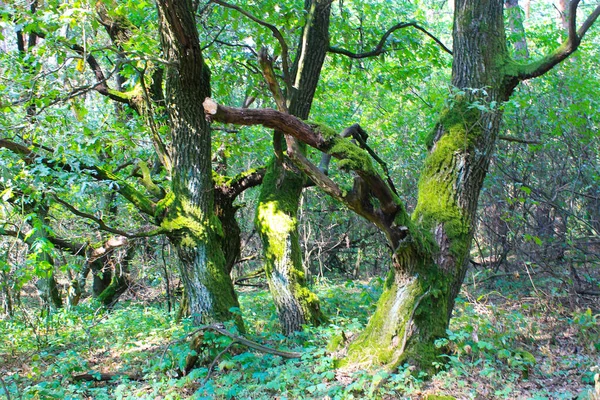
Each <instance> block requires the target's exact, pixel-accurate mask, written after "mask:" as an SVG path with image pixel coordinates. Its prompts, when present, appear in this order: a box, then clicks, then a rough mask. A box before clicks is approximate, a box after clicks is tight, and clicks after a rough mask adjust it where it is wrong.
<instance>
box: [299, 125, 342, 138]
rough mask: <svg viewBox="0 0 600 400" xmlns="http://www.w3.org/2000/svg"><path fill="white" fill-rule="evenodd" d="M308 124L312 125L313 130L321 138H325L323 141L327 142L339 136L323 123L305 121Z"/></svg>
mask: <svg viewBox="0 0 600 400" xmlns="http://www.w3.org/2000/svg"><path fill="white" fill-rule="evenodd" d="M304 122H306V123H307V124H308V125H310V127H311V128H313V130H314V131H315V132H316V133H317V134H319V135H321V137H323V139H325V141H328V140H331V139H333V138H335V137H337V136H338V133H337V132H336V131H335V130H334V129H333V128H331V127H329V126H327V125H326V124H323V123H321V122H316V121H304Z"/></svg>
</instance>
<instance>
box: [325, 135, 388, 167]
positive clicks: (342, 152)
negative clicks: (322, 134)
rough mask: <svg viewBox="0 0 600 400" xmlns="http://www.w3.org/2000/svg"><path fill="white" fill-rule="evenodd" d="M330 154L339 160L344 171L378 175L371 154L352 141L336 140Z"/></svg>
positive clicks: (339, 138) (333, 141)
mask: <svg viewBox="0 0 600 400" xmlns="http://www.w3.org/2000/svg"><path fill="white" fill-rule="evenodd" d="M328 153H329V154H331V155H333V156H335V157H336V158H339V160H338V165H339V167H340V169H342V170H347V171H365V172H368V173H372V174H377V172H376V170H375V168H374V167H373V163H372V161H371V157H370V156H369V153H367V152H366V151H365V150H363V149H361V148H360V147H358V146H357V145H355V144H354V143H352V141H350V139H347V138H341V137H338V138H334V139H333V140H332V147H331V149H330V150H329V151H328Z"/></svg>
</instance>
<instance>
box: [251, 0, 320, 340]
mask: <svg viewBox="0 0 600 400" xmlns="http://www.w3.org/2000/svg"><path fill="white" fill-rule="evenodd" d="M305 10H306V11H307V21H306V25H305V27H304V30H303V34H302V38H301V40H300V43H299V46H298V51H297V55H296V59H295V61H294V64H293V67H292V74H291V75H292V79H293V80H294V82H293V86H294V89H292V92H291V93H289V92H288V93H286V94H287V100H288V105H287V107H288V110H289V113H290V114H291V115H295V116H297V117H299V118H301V119H306V118H308V115H309V113H310V108H311V105H312V101H313V98H314V94H315V90H316V88H317V84H318V82H319V76H320V73H321V68H322V66H323V62H324V60H325V56H326V54H327V50H328V48H329V37H328V30H329V14H330V11H331V6H330V2H329V1H323V0H307V1H305ZM277 137H278V138H279V139H278V138H277ZM280 139H281V133H276V141H275V146H278V143H280V142H281V140H280ZM275 152H276V154H277V153H280V152H281V149H277V148H275ZM304 184H305V177H304V175H303V174H302V173H300V172H299V171H298V170H297V169H296V168H295V167H294V166H293V165H292V164H291V163H290V162H289V160H288V159H285V158H284V159H281V158H279V157H277V156H276V157H274V158H273V159H272V160H271V162H270V165H269V168H268V169H267V173H266V176H265V179H264V182H263V185H262V187H261V194H260V197H259V203H258V209H257V213H256V227H257V230H258V232H259V233H260V237H261V240H262V244H263V249H264V254H265V271H266V276H267V281H268V282H269V289H270V291H271V294H272V296H273V300H274V302H275V305H276V307H277V313H278V315H279V321H280V324H281V328H282V331H283V332H284V333H285V334H289V333H291V332H294V331H298V330H300V329H302V325H303V324H306V323H311V324H314V325H318V324H319V323H320V322H322V321H323V319H324V317H323V315H322V313H321V310H320V307H319V301H318V299H317V297H316V296H315V295H314V294H313V293H312V292H311V291H310V290H309V289H308V287H307V285H306V272H305V271H304V266H303V264H302V252H301V250H300V243H299V236H298V221H297V213H298V206H299V203H300V198H301V196H302V189H303V187H304Z"/></svg>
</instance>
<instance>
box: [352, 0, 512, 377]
mask: <svg viewBox="0 0 600 400" xmlns="http://www.w3.org/2000/svg"><path fill="white" fill-rule="evenodd" d="M502 11H503V10H502V1H500V0H482V1H469V0H457V1H456V8H455V15H454V21H455V23H454V32H453V36H454V63H453V69H452V84H453V86H454V87H455V88H457V89H458V90H459V91H458V92H457V93H456V94H454V95H453V98H452V99H451V101H450V103H449V104H450V106H449V107H448V108H447V109H446V110H445V111H444V112H443V114H442V116H441V117H440V120H439V122H438V124H437V126H436V128H435V129H434V131H433V132H432V135H431V138H430V142H429V146H430V149H429V153H428V155H427V158H426V160H425V166H424V169H423V170H422V173H421V176H420V180H419V192H418V202H417V206H416V209H415V211H414V213H413V215H412V217H411V220H412V226H410V225H409V232H411V233H412V234H411V235H410V236H409V238H411V241H410V242H406V240H401V241H399V242H392V245H393V248H394V249H396V250H395V251H394V257H393V270H392V271H391V272H390V276H389V277H388V279H387V282H386V286H385V290H384V293H383V294H382V296H381V299H380V300H379V302H378V306H377V311H376V312H375V314H374V315H373V317H372V318H371V319H370V320H369V323H368V325H367V327H366V329H365V331H364V332H363V333H361V335H360V336H359V337H358V339H357V340H356V341H355V342H353V343H352V344H351V345H350V348H349V351H348V355H347V357H346V358H345V359H344V360H343V361H342V364H348V363H350V364H359V365H363V366H368V365H384V366H386V367H388V368H395V367H397V366H398V365H399V364H401V363H405V362H408V363H411V364H414V365H418V366H421V367H423V368H431V366H432V362H434V361H436V357H437V356H438V355H439V354H440V352H441V349H438V348H436V346H435V344H434V343H435V340H436V339H438V338H442V337H444V336H445V334H446V328H447V327H448V323H449V320H450V316H451V313H452V308H453V306H454V301H455V298H456V296H457V295H458V292H459V289H460V286H461V284H462V281H463V278H464V275H465V272H466V269H467V263H468V259H469V250H470V246H471V239H472V237H473V230H474V223H475V212H476V208H477V201H478V197H479V192H480V189H481V186H482V184H483V179H484V177H485V174H486V172H487V168H488V164H489V161H490V156H491V154H492V150H493V148H494V142H495V140H496V136H497V134H498V130H499V124H500V120H501V111H499V110H498V109H497V108H492V104H496V102H497V103H500V102H502V101H505V100H507V99H508V96H509V95H510V93H511V92H512V90H513V89H514V87H515V85H516V82H515V81H514V80H512V79H505V75H504V73H503V71H502V69H501V68H502V65H503V62H502V61H503V59H504V57H507V47H506V40H505V35H504V24H503V14H502ZM474 89H475V90H474ZM478 89H479V90H478ZM483 89H485V92H484V91H483ZM475 101H478V102H479V103H480V104H484V105H485V106H486V108H487V109H485V110H479V109H478V108H474V107H470V104H472V103H473V102H475ZM397 218H398V217H397ZM419 231H420V232H421V235H422V236H421V238H419V235H417V236H415V234H416V233H417V232H419ZM428 238H429V239H428ZM431 239H432V240H431Z"/></svg>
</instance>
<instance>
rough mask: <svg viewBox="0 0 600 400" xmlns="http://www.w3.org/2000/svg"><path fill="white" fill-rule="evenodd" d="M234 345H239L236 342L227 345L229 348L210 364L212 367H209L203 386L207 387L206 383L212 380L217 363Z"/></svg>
mask: <svg viewBox="0 0 600 400" xmlns="http://www.w3.org/2000/svg"><path fill="white" fill-rule="evenodd" d="M234 344H237V342H236V341H235V340H234V341H233V342H231V343H229V344H228V345H227V347H225V348H224V349H223V350H221V352H220V353H219V354H217V356H216V357H215V359H214V360H213V361H212V362H211V363H210V366H209V367H208V371H207V372H206V378H204V382H202V386H204V385H206V382H208V380H209V379H210V374H211V373H212V369H213V368H214V366H215V364H216V363H217V361H219V358H221V356H222V355H223V354H225V353H227V352H228V351H229V349H231V347H232V346H233V345H234Z"/></svg>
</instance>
